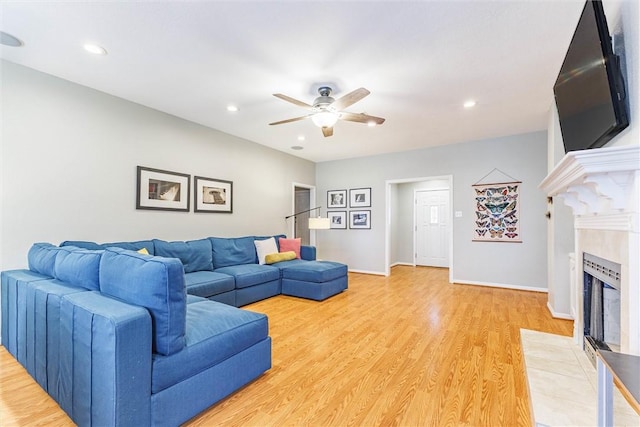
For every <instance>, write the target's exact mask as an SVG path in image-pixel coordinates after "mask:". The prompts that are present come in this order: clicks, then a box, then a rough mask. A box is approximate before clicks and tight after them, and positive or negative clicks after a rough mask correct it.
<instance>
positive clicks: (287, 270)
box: [282, 261, 347, 283]
mask: <svg viewBox="0 0 640 427" xmlns="http://www.w3.org/2000/svg"><path fill="white" fill-rule="evenodd" d="M346 275H347V266H346V265H344V264H340V263H339V262H331V261H308V262H301V263H298V264H295V265H292V266H290V267H284V268H282V277H283V278H285V279H295V280H301V281H304V282H317V283H323V282H328V281H330V280H333V279H337V278H338V277H343V276H346Z"/></svg>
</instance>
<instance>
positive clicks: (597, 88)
mask: <svg viewBox="0 0 640 427" xmlns="http://www.w3.org/2000/svg"><path fill="white" fill-rule="evenodd" d="M553 92H554V95H555V100H556V106H557V107H558V117H559V119H560V129H561V130H562V139H563V141H564V149H565V152H567V153H568V152H569V151H576V150H585V149H589V148H598V147H602V146H603V145H605V144H606V143H607V142H609V141H610V140H611V138H613V137H614V136H616V135H617V134H618V133H620V131H622V130H623V129H624V128H626V127H627V126H628V125H629V118H628V113H627V107H626V104H625V90H624V81H623V79H622V73H621V69H620V60H619V57H618V56H617V55H615V54H614V53H613V47H612V42H611V37H610V36H609V29H608V27H607V20H606V18H605V15H604V10H603V8H602V3H601V2H600V1H599V0H589V1H587V2H586V4H585V5H584V9H583V10H582V15H581V16H580V20H579V21H578V26H577V27H576V30H575V32H574V34H573V38H572V39H571V44H570V45H569V49H568V51H567V55H566V56H565V58H564V62H563V63H562V68H561V69H560V73H559V75H558V78H557V80H556V82H555V84H554V86H553Z"/></svg>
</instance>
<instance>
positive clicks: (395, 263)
mask: <svg viewBox="0 0 640 427" xmlns="http://www.w3.org/2000/svg"><path fill="white" fill-rule="evenodd" d="M396 265H406V266H409V267H415V266H416V265H415V264H412V263H410V262H394V263H393V264H391V265H390V266H389V267H395V266H396Z"/></svg>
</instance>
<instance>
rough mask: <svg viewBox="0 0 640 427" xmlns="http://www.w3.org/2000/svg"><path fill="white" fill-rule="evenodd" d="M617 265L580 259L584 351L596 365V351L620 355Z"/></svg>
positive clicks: (587, 256)
mask: <svg viewBox="0 0 640 427" xmlns="http://www.w3.org/2000/svg"><path fill="white" fill-rule="evenodd" d="M620 267H621V266H620V264H618V263H615V262H611V261H609V260H606V259H603V258H600V257H597V256H595V255H592V254H589V253H585V254H584V256H583V275H584V277H583V279H584V280H583V284H584V286H583V293H582V296H583V298H582V301H583V310H582V312H583V313H584V324H583V331H584V349H585V352H586V353H587V356H589V359H590V360H591V363H592V364H593V365H594V367H595V365H596V354H595V351H596V349H604V350H610V351H620V272H621V268H620Z"/></svg>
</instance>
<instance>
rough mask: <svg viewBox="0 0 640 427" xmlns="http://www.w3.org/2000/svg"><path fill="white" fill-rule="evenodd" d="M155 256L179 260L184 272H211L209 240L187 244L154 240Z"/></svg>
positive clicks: (188, 242) (190, 241)
mask: <svg viewBox="0 0 640 427" xmlns="http://www.w3.org/2000/svg"><path fill="white" fill-rule="evenodd" d="M153 246H154V247H155V251H156V252H155V254H156V255H157V256H162V257H166V258H178V259H179V260H180V261H181V262H182V265H184V272H185V273H191V272H194V271H211V270H213V260H212V256H211V241H209V239H200V240H189V241H186V242H166V241H164V240H158V239H153Z"/></svg>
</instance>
